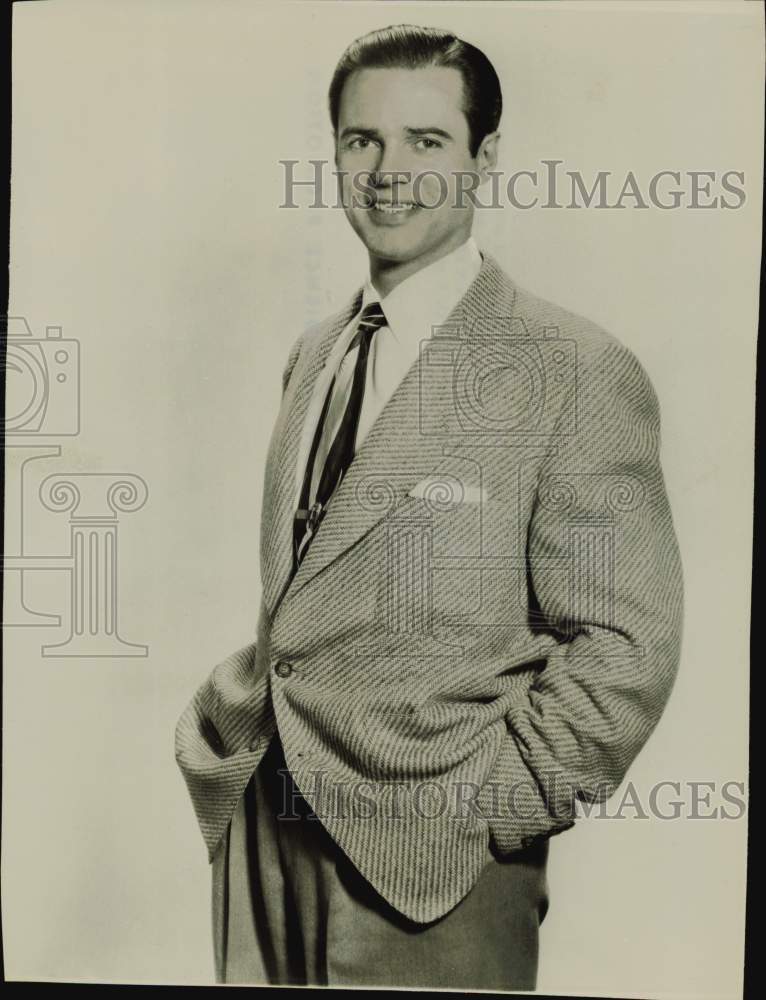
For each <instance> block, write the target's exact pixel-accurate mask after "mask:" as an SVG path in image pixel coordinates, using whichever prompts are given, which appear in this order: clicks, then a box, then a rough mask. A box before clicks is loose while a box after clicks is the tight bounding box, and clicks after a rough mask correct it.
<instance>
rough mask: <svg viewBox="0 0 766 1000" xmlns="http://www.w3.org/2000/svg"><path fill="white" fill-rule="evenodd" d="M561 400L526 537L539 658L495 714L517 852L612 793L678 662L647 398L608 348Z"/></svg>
mask: <svg viewBox="0 0 766 1000" xmlns="http://www.w3.org/2000/svg"><path fill="white" fill-rule="evenodd" d="M593 355H595V357H594V356H593ZM572 391H573V392H574V393H575V401H576V419H575V425H574V427H561V426H559V427H557V432H558V433H556V434H555V435H554V441H553V448H552V451H551V452H550V453H549V455H548V456H547V458H546V460H545V462H544V465H543V467H542V470H541V475H540V478H539V480H538V490H537V496H536V501H535V505H534V509H533V512H532V516H531V519H530V524H529V530H528V536H527V556H528V582H529V589H530V594H531V603H532V606H533V608H534V618H535V622H534V624H533V626H532V627H533V629H537V630H538V631H540V632H543V633H546V634H547V636H548V637H549V638H550V641H551V647H550V653H549V655H548V656H547V657H546V662H545V665H544V667H543V669H541V670H540V672H539V674H538V675H537V677H536V679H535V681H534V683H533V684H532V686H531V688H530V689H529V690H528V692H527V696H526V698H525V699H524V700H523V701H521V702H520V703H519V704H517V705H514V706H512V708H511V709H510V710H509V712H508V714H507V723H508V727H509V730H510V733H511V735H512V737H513V746H512V748H511V751H510V753H511V755H512V761H513V768H512V770H513V771H515V772H517V773H518V776H519V778H522V779H524V778H525V779H526V780H528V781H529V783H530V785H531V786H532V787H534V788H536V789H537V791H536V793H535V794H534V795H533V796H532V798H533V799H535V801H534V802H532V803H531V804H532V806H533V808H532V813H535V812H536V818H535V819H534V820H532V822H531V823H529V825H528V829H527V830H526V831H525V830H523V829H522V828H523V826H524V824H523V823H522V822H521V821H520V822H519V824H517V834H518V839H519V843H520V844H521V845H523V844H524V843H525V842H528V841H529V840H530V839H533V838H530V837H526V836H522V834H523V833H529V832H532V833H533V834H534V835H536V836H541V835H543V836H544V835H546V834H547V833H551V832H555V830H556V829H557V828H558V829H560V828H562V824H563V828H566V827H568V826H571V825H572V822H573V821H574V816H575V802H576V800H579V801H584V802H595V801H603V800H605V799H607V798H608V797H609V796H610V795H611V794H612V793H613V792H614V791H615V789H616V788H617V787H618V785H619V784H620V783H621V781H622V780H623V778H624V776H625V774H626V771H627V769H628V767H629V766H630V764H631V762H632V761H633V759H634V758H635V756H636V755H637V754H638V752H639V750H640V749H641V747H642V746H643V745H644V743H645V741H646V740H647V738H648V737H649V735H650V733H651V732H652V730H653V729H654V727H655V726H656V724H657V722H658V721H659V718H660V715H661V714H662V711H663V709H664V707H665V704H666V702H667V700H668V697H669V695H670V692H671V689H672V686H673V684H674V680H675V677H676V672H677V669H678V663H679V655H680V644H681V630H682V602H683V594H682V587H683V584H682V572H681V563H680V557H679V552H678V546H677V542H676V537H675V533H674V529H673V521H672V516H671V511H670V507H669V503H668V498H667V495H666V491H665V485H664V480H663V474H662V471H661V467H660V460H659V448H660V416H659V406H658V402H657V397H656V395H655V393H654V389H653V388H652V385H651V383H650V381H649V379H648V376H647V375H646V373H645V372H644V370H643V368H642V367H641V365H640V364H639V362H638V361H637V359H636V358H635V356H634V355H633V354H632V353H631V351H630V350H629V349H628V348H626V347H625V346H624V345H622V344H621V343H620V342H619V341H617V340H616V339H614V338H611V337H609V338H608V340H607V342H606V345H605V346H604V344H603V341H602V342H601V345H600V348H599V349H598V350H597V351H591V357H589V358H587V361H586V362H583V363H581V364H580V365H579V366H578V370H577V378H576V379H575V383H574V388H573V390H572ZM532 779H533V780H532ZM529 805H530V802H529V801H527V803H526V806H525V808H529Z"/></svg>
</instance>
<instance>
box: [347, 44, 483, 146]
mask: <svg viewBox="0 0 766 1000" xmlns="http://www.w3.org/2000/svg"><path fill="white" fill-rule="evenodd" d="M423 66H449V67H452V68H453V69H457V70H459V71H460V73H461V74H462V77H463V113H464V114H465V117H466V120H467V122H468V132H469V145H470V151H471V156H475V155H476V153H477V151H478V149H479V146H480V144H481V140H482V139H483V138H484V136H485V135H487V134H488V133H490V132H494V131H495V130H496V129H497V126H498V123H499V122H500V114H501V112H502V110H503V98H502V94H501V92H500V81H499V80H498V78H497V73H496V72H495V69H494V67H493V65H492V63H491V62H490V61H489V59H487V57H486V56H485V55H484V53H483V52H482V51H481V50H480V49H477V48H476V47H475V46H474V45H469V43H468V42H464V41H463V40H462V39H461V38H458V37H457V35H453V34H452V33H451V32H449V31H442V30H441V29H440V28H421V27H419V26H417V25H413V24H395V25H391V26H390V27H388V28H379V29H378V30H377V31H371V32H369V34H367V35H362V37H361V38H357V39H356V40H355V41H353V42H352V43H351V44H350V45H349V47H348V48H347V49H346V51H345V52H344V53H343V55H342V56H341V57H340V62H339V63H338V65H337V66H336V68H335V73H334V74H333V78H332V82H331V83H330V94H329V98H330V120H331V121H332V127H333V130H334V131H336V132H337V130H338V112H339V109H340V99H341V94H342V92H343V87H344V85H345V83H346V81H347V80H348V78H349V76H350V75H351V74H352V73H353V72H354V70H356V69H384V68H389V69H390V68H396V69H400V68H402V69H420V68H421V67H423Z"/></svg>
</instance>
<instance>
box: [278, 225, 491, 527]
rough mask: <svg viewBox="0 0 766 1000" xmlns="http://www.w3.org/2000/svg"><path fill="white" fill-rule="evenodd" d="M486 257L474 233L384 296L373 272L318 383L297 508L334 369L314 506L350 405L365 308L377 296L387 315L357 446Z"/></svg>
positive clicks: (302, 450)
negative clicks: (358, 330) (423, 343)
mask: <svg viewBox="0 0 766 1000" xmlns="http://www.w3.org/2000/svg"><path fill="white" fill-rule="evenodd" d="M481 261H482V258H481V254H480V253H479V249H478V247H477V246H476V242H475V240H474V239H473V237H469V239H468V240H466V242H465V243H461V245H460V246H459V247H457V248H456V249H455V250H452V251H451V252H450V253H448V254H446V256H444V257H441V258H440V259H439V260H437V261H434V263H433V264H429V265H428V266H427V267H424V268H422V269H421V270H420V271H416V272H415V274H413V275H411V276H410V277H409V278H405V280H404V281H402V282H400V283H399V284H398V285H397V286H396V287H395V288H394V289H393V290H392V291H391V292H389V293H388V295H385V296H383V297H382V298H381V296H380V294H379V293H378V292H377V291H376V290H375V288H374V287H373V285H372V282H371V280H370V278H369V277H368V278H367V280H366V282H365V285H364V290H363V294H362V303H361V307H360V309H359V312H358V313H356V315H355V316H354V317H353V318H352V319H351V321H350V322H349V323H348V325H347V326H346V327H345V328H344V329H343V330H342V332H341V333H340V335H339V336H338V338H337V340H336V341H335V343H334V345H333V347H332V349H331V351H330V353H329V355H328V357H327V362H326V363H325V366H324V368H323V369H322V371H321V372H320V373H319V376H318V377H317V380H316V382H315V384H314V389H313V392H312V396H311V399H310V401H309V406H308V410H307V412H306V419H305V421H304V424H303V428H302V433H301V441H300V446H299V448H298V461H297V466H296V472H295V507H296V508H297V507H298V504H299V502H300V493H301V489H302V487H303V477H304V475H305V473H306V463H307V461H308V456H309V451H310V449H311V443H312V441H313V439H314V435H315V433H316V427H317V423H318V421H319V417H320V414H321V412H322V406H323V405H324V401H325V399H326V397H327V392H328V389H329V387H330V382H331V381H332V378H333V375H336V376H337V377H336V379H335V386H334V388H333V395H332V399H331V401H330V407H329V409H328V412H327V417H326V419H325V423H324V427H323V429H322V437H321V440H320V443H319V448H318V450H317V455H316V459H315V462H314V474H313V479H312V484H311V492H310V495H309V506H310V505H311V503H312V502H313V501H314V498H315V496H316V489H317V485H318V482H319V477H320V475H321V470H322V469H323V468H324V462H325V459H326V457H327V453H328V451H329V449H330V446H331V444H332V441H333V439H334V437H335V434H336V433H337V430H338V427H339V425H340V421H341V419H342V417H343V413H344V411H345V408H346V403H347V401H348V397H349V394H350V392H351V383H352V379H353V374H354V365H355V363H356V357H357V355H358V353H359V348H358V347H355V348H354V350H353V351H349V352H348V354H347V353H346V351H347V349H348V345H349V344H350V343H351V341H352V339H353V337H354V334H355V332H356V325H357V321H358V319H359V316H360V314H361V312H362V311H363V310H364V308H365V307H366V306H367V305H369V304H370V303H371V302H379V303H380V306H381V308H382V309H383V312H384V313H385V316H386V325H385V326H382V327H380V329H379V330H377V331H376V332H375V334H374V336H373V338H372V340H371V342H370V354H369V358H368V361H367V379H366V382H365V389H364V398H363V400H362V408H361V412H360V415H359V427H358V430H357V435H356V450H358V449H359V448H360V447H361V445H362V442H363V441H364V439H365V437H366V436H367V434H368V433H369V430H370V428H371V427H372V425H373V423H374V422H375V420H376V418H377V416H378V414H379V413H380V411H381V410H382V409H383V407H384V406H385V405H386V403H387V402H388V400H389V399H390V398H391V396H392V395H393V394H394V391H395V390H396V388H397V387H398V386H399V384H400V383H401V381H402V380H403V378H404V376H405V375H406V374H407V372H408V371H409V369H410V368H411V367H412V365H413V364H414V363H415V361H416V360H417V359H418V358H419V357H420V344H421V341H423V340H425V339H426V338H428V337H430V336H431V331H432V328H433V327H434V326H439V325H440V324H441V323H443V322H444V321H445V320H446V319H447V317H448V316H449V314H450V313H451V312H452V310H453V309H454V308H455V306H456V305H457V303H458V302H459V301H460V299H461V298H462V297H463V296H464V295H465V293H466V292H467V291H468V288H469V286H470V285H471V283H472V282H473V280H474V278H475V277H476V275H477V274H478V273H479V268H480V267H481Z"/></svg>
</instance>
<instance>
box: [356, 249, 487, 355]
mask: <svg viewBox="0 0 766 1000" xmlns="http://www.w3.org/2000/svg"><path fill="white" fill-rule="evenodd" d="M481 263H482V257H481V254H480V252H479V248H478V246H477V245H476V241H475V240H474V238H473V237H472V236H471V237H469V238H468V239H467V240H466V241H465V243H461V244H460V246H459V247H456V248H455V249H454V250H452V251H450V253H448V254H446V255H445V256H444V257H440V258H439V260H436V261H434V262H433V264H429V265H428V266H427V267H424V268H421V270H420V271H416V272H415V274H413V275H410V277H409V278H405V280H404V281H402V282H400V283H399V284H398V285H397V286H396V288H394V289H393V290H392V291H390V292H389V293H388V295H384V296H383V297H382V298H381V296H380V294H379V293H378V292H377V291H376V290H375V288H374V287H373V285H372V282H371V280H370V278H369V276H368V277H367V280H366V282H365V284H364V290H363V293H362V309H364V308H365V306H367V305H369V304H370V302H380V305H381V307H382V309H383V312H384V313H385V315H386V323H387V325H388V327H389V329H390V330H391V333H392V334H393V336H394V339H395V340H396V341H397V342H400V343H401V342H403V341H404V340H405V339H411V340H417V341H418V342H420V340H422V339H423V338H424V337H430V336H431V329H432V327H434V326H438V325H439V324H440V323H443V322H444V321H445V320H446V319H447V317H448V316H449V314H450V313H451V312H452V310H453V309H454V308H455V306H456V305H457V304H458V302H459V301H460V299H462V297H463V296H464V295H465V293H466V292H467V291H468V288H469V287H470V285H471V283H472V282H473V280H474V278H475V277H476V275H477V274H478V273H479V269H480V268H481Z"/></svg>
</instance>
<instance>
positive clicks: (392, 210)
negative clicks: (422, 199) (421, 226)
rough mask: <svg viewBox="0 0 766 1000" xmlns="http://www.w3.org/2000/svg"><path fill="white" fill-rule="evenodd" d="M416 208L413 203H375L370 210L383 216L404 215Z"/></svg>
mask: <svg viewBox="0 0 766 1000" xmlns="http://www.w3.org/2000/svg"><path fill="white" fill-rule="evenodd" d="M418 207H419V206H418V205H416V203H415V202H414V201H396V202H393V201H376V202H375V204H374V205H373V206H372V209H373V211H375V212H382V213H383V214H384V215H405V214H406V213H407V212H411V211H413V209H415V208H418Z"/></svg>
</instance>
